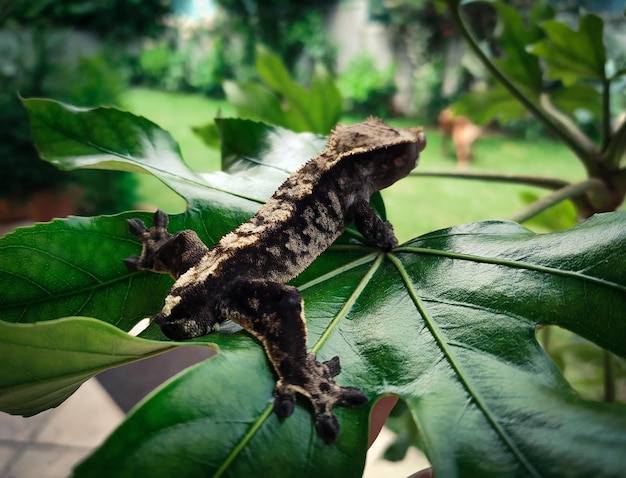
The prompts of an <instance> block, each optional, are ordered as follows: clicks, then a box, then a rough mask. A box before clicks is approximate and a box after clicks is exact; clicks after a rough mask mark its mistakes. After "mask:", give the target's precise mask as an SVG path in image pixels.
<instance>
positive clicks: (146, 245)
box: [124, 210, 173, 271]
mask: <svg viewBox="0 0 626 478" xmlns="http://www.w3.org/2000/svg"><path fill="white" fill-rule="evenodd" d="M167 223H168V219H167V214H165V213H164V212H163V211H161V210H157V212H155V213H154V216H153V217H152V226H151V227H150V228H149V229H148V228H147V227H146V225H145V224H144V223H143V221H142V220H141V219H129V220H128V230H129V231H130V232H131V234H132V235H133V236H135V237H137V238H139V239H141V243H142V246H143V249H142V250H141V255H139V256H131V257H127V258H126V259H124V264H125V265H126V267H127V268H128V269H129V270H131V271H136V270H144V269H148V270H155V271H159V270H160V269H158V268H156V267H155V262H156V261H157V258H158V251H159V249H161V247H162V246H163V245H164V244H166V243H168V242H169V241H170V240H171V239H172V237H173V236H172V234H170V233H169V232H167Z"/></svg>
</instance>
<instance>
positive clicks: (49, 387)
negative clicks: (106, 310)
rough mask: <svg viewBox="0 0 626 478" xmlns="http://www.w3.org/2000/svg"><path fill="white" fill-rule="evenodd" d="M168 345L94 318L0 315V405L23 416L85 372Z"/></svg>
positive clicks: (55, 400)
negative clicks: (21, 320) (24, 319)
mask: <svg viewBox="0 0 626 478" xmlns="http://www.w3.org/2000/svg"><path fill="white" fill-rule="evenodd" d="M171 348H172V345H171V344H168V343H166V342H155V341H149V340H144V339H139V338H136V337H133V336H131V335H128V334H127V333H125V332H122V331H121V330H120V329H118V328H116V327H113V326H111V325H109V324H106V323H104V322H101V321H99V320H94V319H88V318H83V317H72V318H66V319H60V320H56V321H48V322H39V323H36V324H9V323H6V322H1V321H0V362H2V370H3V372H2V376H1V377H2V380H1V381H0V386H1V388H0V390H1V393H0V409H2V411H5V412H8V413H13V414H20V415H25V416H30V415H34V414H36V413H39V412H41V411H43V410H47V409H48V408H52V407H56V406H57V405H59V404H60V403H61V402H63V401H64V400H65V399H66V398H67V397H69V396H70V395H71V394H72V393H74V392H75V391H76V389H77V388H78V387H79V386H80V385H81V384H82V383H83V382H84V381H86V380H87V379H88V378H90V377H92V376H94V375H95V374H97V373H98V372H101V371H103V370H106V369H108V368H111V367H115V366H118V365H123V364H125V363H128V362H131V361H133V360H138V359H141V358H145V357H149V356H150V355H154V354H157V353H161V352H164V351H166V350H169V349H171Z"/></svg>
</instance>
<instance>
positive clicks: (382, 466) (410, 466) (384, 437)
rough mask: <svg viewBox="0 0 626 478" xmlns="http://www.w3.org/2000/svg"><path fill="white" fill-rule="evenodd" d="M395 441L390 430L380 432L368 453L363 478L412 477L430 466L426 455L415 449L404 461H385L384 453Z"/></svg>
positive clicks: (411, 450)
mask: <svg viewBox="0 0 626 478" xmlns="http://www.w3.org/2000/svg"><path fill="white" fill-rule="evenodd" d="M393 439H394V434H393V432H392V431H390V430H389V429H387V428H383V429H382V430H381V431H380V435H378V438H376V441H375V442H374V443H373V444H372V446H371V447H370V449H369V451H368V452H367V460H366V462H365V470H364V472H363V478H381V477H385V476H390V477H403V476H410V475H412V474H413V473H416V472H418V471H420V470H423V469H424V468H428V467H429V466H430V464H429V463H428V460H427V459H426V457H425V456H424V454H423V453H421V452H420V451H418V450H416V449H415V448H411V449H409V451H408V452H407V454H406V457H405V458H404V460H402V461H397V462H392V461H387V460H385V459H383V458H382V456H383V453H385V450H386V449H387V447H388V446H389V445H390V444H391V443H392V442H393Z"/></svg>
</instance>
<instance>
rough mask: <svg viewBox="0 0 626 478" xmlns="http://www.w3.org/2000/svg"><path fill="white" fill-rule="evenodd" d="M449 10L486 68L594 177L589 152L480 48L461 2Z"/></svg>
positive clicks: (450, 5)
mask: <svg viewBox="0 0 626 478" xmlns="http://www.w3.org/2000/svg"><path fill="white" fill-rule="evenodd" d="M446 3H447V5H448V10H449V11H450V14H451V16H452V19H453V21H454V23H455V24H456V25H457V27H458V28H459V30H460V32H461V35H462V36H463V38H464V39H465V41H466V42H467V44H468V45H469V47H470V48H471V50H472V51H473V52H474V53H475V54H476V56H477V57H478V59H479V60H480V61H481V62H482V63H483V65H484V66H485V68H487V70H488V71H489V73H491V75H493V77H494V78H495V79H496V80H498V81H499V82H500V83H501V84H502V85H503V86H504V87H505V88H506V89H507V90H508V91H509V92H510V93H511V95H513V97H515V99H517V100H518V101H519V102H520V103H521V104H522V105H523V106H524V107H525V108H526V109H527V110H528V111H530V112H531V113H532V114H533V116H535V118H537V119H538V120H539V121H541V122H542V123H544V124H545V125H546V126H547V127H548V128H549V129H550V130H551V131H552V133H554V134H555V135H556V136H557V137H559V138H561V140H562V141H563V142H564V143H565V144H567V145H568V147H569V148H570V149H571V150H572V151H574V153H575V154H576V156H578V158H579V159H580V160H581V161H582V162H583V164H584V165H585V168H586V169H587V171H588V172H589V174H590V175H593V173H594V172H595V170H596V168H595V166H594V164H593V160H592V159H590V158H589V155H588V151H587V150H586V148H585V147H584V146H583V145H582V144H580V143H579V142H578V141H577V140H576V138H574V137H573V136H571V135H570V134H569V133H568V132H567V131H565V130H563V128H562V127H561V126H560V125H559V124H558V123H557V122H556V121H555V120H554V119H553V118H552V117H551V116H549V115H546V114H545V112H544V111H543V110H542V109H541V107H540V106H538V105H537V104H536V103H535V102H533V101H531V100H530V99H529V98H528V97H526V96H525V95H524V94H523V93H522V92H521V91H520V90H519V89H518V88H517V87H516V86H515V85H514V84H513V82H512V81H511V80H509V78H508V77H507V76H506V75H505V74H504V73H503V72H502V71H501V70H500V69H499V68H498V67H497V66H496V65H495V63H494V62H492V61H491V59H490V58H489V57H488V56H487V54H486V53H485V52H484V51H483V50H482V48H480V45H479V44H478V42H477V41H476V38H475V37H474V35H473V33H472V32H471V31H470V29H469V28H468V26H467V24H466V22H465V20H464V18H463V15H462V13H461V2H459V1H455V0H447V1H446Z"/></svg>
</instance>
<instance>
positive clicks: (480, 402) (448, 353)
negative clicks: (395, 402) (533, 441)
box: [387, 254, 541, 478]
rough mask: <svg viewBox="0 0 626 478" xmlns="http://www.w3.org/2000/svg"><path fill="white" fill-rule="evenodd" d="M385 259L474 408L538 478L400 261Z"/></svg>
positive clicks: (525, 466) (389, 255)
mask: <svg viewBox="0 0 626 478" xmlns="http://www.w3.org/2000/svg"><path fill="white" fill-rule="evenodd" d="M387 257H388V259H389V260H390V261H391V263H392V264H393V265H394V266H395V267H396V269H397V271H398V273H399V274H400V277H401V278H402V281H403V282H404V285H405V286H406V289H407V291H408V293H409V296H410V297H411V300H412V301H413V303H414V305H415V307H416V309H417V311H418V312H419V314H420V315H421V316H422V318H423V319H424V324H425V325H426V327H428V329H429V330H430V332H431V334H432V336H433V338H434V339H435V342H436V343H437V345H438V346H439V349H440V350H441V352H442V353H443V355H444V356H445V357H446V360H447V362H448V363H449V364H450V367H452V369H453V370H454V372H455V373H456V376H457V377H458V379H459V381H460V382H461V384H462V385H463V388H465V390H466V391H467V393H468V395H469V396H470V397H472V400H473V401H474V403H476V406H477V407H478V408H479V409H480V410H481V412H482V413H483V415H484V416H485V417H486V418H487V420H488V422H489V423H490V424H491V426H492V427H493V429H494V431H495V432H496V433H497V434H498V435H499V436H500V437H501V438H502V440H503V441H504V442H505V443H506V445H507V447H508V448H509V449H510V450H511V452H512V453H513V454H514V455H515V456H516V457H517V459H518V460H519V462H520V463H521V464H522V465H523V466H524V468H525V469H526V470H527V471H528V473H529V474H530V475H531V476H535V477H538V478H539V477H540V476H541V475H540V474H539V473H538V472H537V470H536V469H535V468H534V467H533V465H532V464H531V463H530V462H529V461H528V460H527V459H526V457H525V456H524V454H523V453H522V452H521V450H520V449H519V448H518V447H517V446H516V445H515V442H514V441H513V439H512V438H511V437H510V436H509V434H508V433H507V432H506V430H505V429H504V428H503V427H502V426H501V425H500V423H499V422H498V420H497V418H496V417H495V416H494V415H493V414H492V413H491V411H490V410H489V408H488V407H487V405H486V404H485V400H484V399H483V398H482V397H481V395H480V393H479V392H478V391H477V390H476V389H475V388H474V387H473V386H472V385H471V384H470V382H469V380H468V378H467V376H466V374H464V373H463V371H462V367H461V365H460V363H458V362H457V360H456V359H455V358H454V353H453V352H452V350H451V349H450V348H449V347H448V345H447V343H446V341H445V339H444V337H443V334H442V333H441V331H440V330H439V328H438V327H437V325H436V323H435V321H434V320H433V318H432V317H431V316H430V315H429V314H428V312H427V310H426V308H425V307H424V305H423V304H422V301H421V299H420V298H419V296H418V294H417V291H416V290H415V288H414V287H413V283H412V281H411V278H410V277H409V275H408V273H407V271H406V269H405V268H404V265H403V264H402V262H400V260H399V259H398V258H397V257H396V256H395V255H393V254H387Z"/></svg>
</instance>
